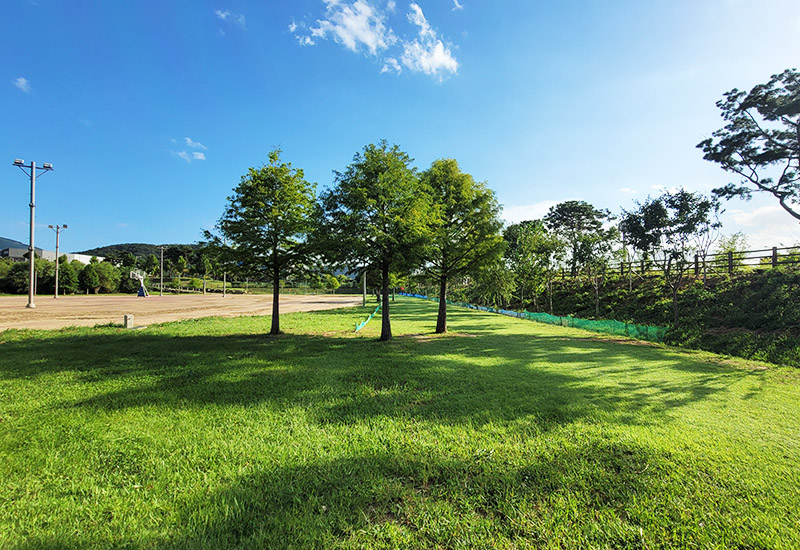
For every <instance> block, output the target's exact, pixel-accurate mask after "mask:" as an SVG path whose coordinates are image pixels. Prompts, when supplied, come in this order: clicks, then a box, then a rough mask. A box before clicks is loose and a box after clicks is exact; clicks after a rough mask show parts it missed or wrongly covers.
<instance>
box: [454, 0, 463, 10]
mask: <svg viewBox="0 0 800 550" xmlns="http://www.w3.org/2000/svg"><path fill="white" fill-rule="evenodd" d="M453 4H454V6H453V10H452V11H456V10H463V9H464V5H463V4H459V3H458V0H453Z"/></svg>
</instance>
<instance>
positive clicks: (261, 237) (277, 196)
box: [205, 149, 315, 334]
mask: <svg viewBox="0 0 800 550" xmlns="http://www.w3.org/2000/svg"><path fill="white" fill-rule="evenodd" d="M280 154H281V151H280V149H275V150H273V151H270V153H269V164H267V165H263V166H262V167H261V168H250V169H249V170H248V172H247V174H245V175H243V176H242V179H241V182H240V183H239V185H238V186H236V188H235V189H234V190H233V195H231V196H230V197H228V205H227V208H226V209H225V213H224V214H223V215H222V217H221V218H220V219H219V222H218V223H217V229H218V230H219V232H220V233H221V235H222V237H223V238H224V239H226V240H227V244H223V238H220V237H219V236H215V235H213V234H211V233H210V232H208V231H206V232H205V236H206V239H207V240H209V241H211V242H212V244H213V245H214V246H216V247H217V248H219V249H222V250H225V251H226V252H227V253H228V254H227V255H226V258H227V257H228V255H230V254H233V255H234V256H235V257H236V261H237V263H238V264H239V265H240V266H242V267H243V268H244V269H245V270H246V271H247V270H253V269H255V268H258V267H266V268H267V270H268V272H269V277H270V279H271V281H272V327H271V329H270V334H279V333H280V316H279V311H280V309H279V299H280V279H281V276H284V275H286V274H288V273H289V272H291V271H292V270H294V269H297V268H300V267H301V266H302V265H303V264H304V263H305V261H306V259H307V257H308V252H309V250H308V246H307V240H306V237H307V235H308V233H309V231H310V230H311V227H312V220H313V211H314V199H315V185H314V184H313V183H309V182H307V181H306V180H305V179H304V178H303V171H302V170H300V169H296V168H292V165H291V164H289V163H284V162H282V161H281V159H280Z"/></svg>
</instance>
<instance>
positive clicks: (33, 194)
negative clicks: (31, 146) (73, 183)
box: [14, 159, 53, 309]
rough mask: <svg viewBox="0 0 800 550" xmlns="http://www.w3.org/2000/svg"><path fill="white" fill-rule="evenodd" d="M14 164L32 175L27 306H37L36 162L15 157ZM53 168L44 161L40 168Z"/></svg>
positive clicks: (45, 170)
mask: <svg viewBox="0 0 800 550" xmlns="http://www.w3.org/2000/svg"><path fill="white" fill-rule="evenodd" d="M14 166H17V167H18V168H19V169H20V170H22V171H23V172H25V173H26V174H28V175H29V176H30V177H31V203H30V205H29V206H30V207H31V236H30V244H29V245H28V262H29V264H30V276H29V278H28V305H27V306H25V307H28V308H31V309H32V308H35V307H36V304H34V303H33V291H34V284H35V283H36V272H35V271H34V261H35V260H34V257H35V256H36V249H35V248H33V218H34V211H35V210H36V170H37V168H36V163H35V162H33V161H31V163H30V164H25V161H24V160H22V159H14ZM26 168H27V169H29V170H30V173H28V172H27V171H26V170H25V169H26ZM52 169H53V165H52V164H50V163H49V162H45V163H42V167H41V168H38V170H41V171H42V172H49V171H50V170H52Z"/></svg>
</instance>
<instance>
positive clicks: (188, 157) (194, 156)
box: [170, 150, 206, 164]
mask: <svg viewBox="0 0 800 550" xmlns="http://www.w3.org/2000/svg"><path fill="white" fill-rule="evenodd" d="M170 153H171V154H172V156H173V157H178V158H182V159H183V160H185V161H186V162H187V163H189V164H191V162H192V161H193V160H206V154H205V153H201V152H200V151H185V150H184V151H170Z"/></svg>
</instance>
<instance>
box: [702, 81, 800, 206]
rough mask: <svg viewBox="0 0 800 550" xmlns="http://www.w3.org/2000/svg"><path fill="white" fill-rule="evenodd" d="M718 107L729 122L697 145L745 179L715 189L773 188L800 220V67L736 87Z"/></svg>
mask: <svg viewBox="0 0 800 550" xmlns="http://www.w3.org/2000/svg"><path fill="white" fill-rule="evenodd" d="M717 107H719V109H720V110H721V111H722V113H721V115H722V118H723V119H725V121H726V122H727V124H726V125H725V126H724V127H723V128H721V129H719V130H717V131H715V132H714V133H713V134H712V136H713V137H711V138H708V139H706V140H703V141H701V142H700V143H699V144H698V145H697V147H698V148H700V149H702V150H703V153H704V155H703V158H704V159H706V160H708V161H711V162H715V163H717V164H719V165H720V166H721V167H722V169H723V170H726V171H728V172H732V173H734V174H737V175H738V176H739V177H740V180H739V182H738V183H729V184H728V185H726V186H725V187H721V188H719V189H715V190H714V193H716V194H717V195H718V196H720V197H723V198H731V197H737V196H738V197H742V198H745V199H749V198H750V197H751V195H752V193H754V192H756V193H769V194H771V195H772V196H774V197H775V198H777V199H778V203H779V204H780V205H781V207H782V208H783V209H784V210H786V212H788V213H789V214H790V215H792V216H793V217H794V218H796V219H797V220H800V73H798V71H797V69H787V70H785V71H784V72H782V73H780V74H776V75H773V76H772V78H770V80H769V82H767V83H766V84H759V85H757V86H755V87H754V88H753V89H752V90H750V91H749V92H745V91H741V90H738V89H735V88H734V89H733V90H731V91H729V92H727V93H726V94H724V99H722V100H720V101H718V102H717ZM768 174H769V175H768Z"/></svg>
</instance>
